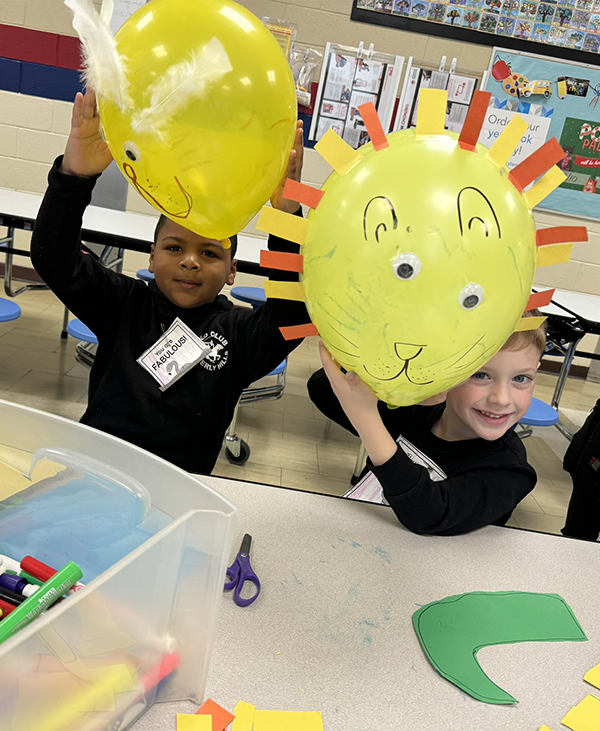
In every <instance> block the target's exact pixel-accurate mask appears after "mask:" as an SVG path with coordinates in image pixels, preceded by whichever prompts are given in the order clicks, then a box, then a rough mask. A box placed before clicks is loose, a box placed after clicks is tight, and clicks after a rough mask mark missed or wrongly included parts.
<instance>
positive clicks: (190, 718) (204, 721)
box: [177, 713, 212, 731]
mask: <svg viewBox="0 0 600 731" xmlns="http://www.w3.org/2000/svg"><path fill="white" fill-rule="evenodd" d="M177 731H212V716H210V715H207V714H204V713H202V714H200V715H198V714H195V713H194V714H192V713H178V714H177Z"/></svg>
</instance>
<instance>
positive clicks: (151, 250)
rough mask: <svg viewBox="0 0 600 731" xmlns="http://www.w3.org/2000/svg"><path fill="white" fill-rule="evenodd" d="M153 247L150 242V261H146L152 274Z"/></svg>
mask: <svg viewBox="0 0 600 731" xmlns="http://www.w3.org/2000/svg"><path fill="white" fill-rule="evenodd" d="M154 249H155V246H154V244H152V247H151V249H150V261H149V262H148V271H149V272H150V274H154Z"/></svg>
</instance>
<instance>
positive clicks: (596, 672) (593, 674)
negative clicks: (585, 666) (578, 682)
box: [583, 665, 600, 688]
mask: <svg viewBox="0 0 600 731" xmlns="http://www.w3.org/2000/svg"><path fill="white" fill-rule="evenodd" d="M583 679H584V680H586V681H587V682H588V683H590V685H593V686H594V687H596V688H600V665H596V667H595V668H592V669H591V670H588V671H587V673H586V674H585V675H584V676H583Z"/></svg>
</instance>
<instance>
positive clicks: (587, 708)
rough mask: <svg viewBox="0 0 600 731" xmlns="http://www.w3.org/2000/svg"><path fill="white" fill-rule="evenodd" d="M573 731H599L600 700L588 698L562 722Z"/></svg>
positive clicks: (593, 696) (572, 709)
mask: <svg viewBox="0 0 600 731" xmlns="http://www.w3.org/2000/svg"><path fill="white" fill-rule="evenodd" d="M561 723H563V724H564V725H565V726H567V727H568V728H570V729H572V730H573V731H598V729H599V728H600V698H596V696H595V695H588V696H586V697H585V698H584V699H583V700H582V701H581V703H578V704H577V705H576V706H575V707H574V708H571V710H570V711H569V712H568V713H567V715H566V716H565V717H564V718H563V720H562V721H561Z"/></svg>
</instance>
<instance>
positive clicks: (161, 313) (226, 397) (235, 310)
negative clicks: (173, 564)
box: [31, 157, 308, 474]
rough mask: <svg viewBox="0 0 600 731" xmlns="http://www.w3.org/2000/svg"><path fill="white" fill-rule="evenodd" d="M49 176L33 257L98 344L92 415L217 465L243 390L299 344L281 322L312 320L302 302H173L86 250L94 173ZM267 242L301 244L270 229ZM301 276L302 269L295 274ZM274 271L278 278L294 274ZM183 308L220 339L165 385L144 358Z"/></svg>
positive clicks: (178, 460)
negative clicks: (250, 305) (286, 335)
mask: <svg viewBox="0 0 600 731" xmlns="http://www.w3.org/2000/svg"><path fill="white" fill-rule="evenodd" d="M61 162H62V157H59V158H58V159H57V160H56V162H55V163H54V166H53V167H52V169H51V171H50V174H49V176H48V182H49V187H48V190H47V191H46V195H45V196H44V200H43V202H42V205H41V208H40V211H39V214H38V217H37V220H36V224H35V228H34V232H33V237H32V241H31V259H32V262H33V265H34V266H35V268H36V270H37V272H38V273H39V275H40V276H41V277H42V279H43V280H44V282H45V283H46V284H47V285H48V286H49V287H50V289H52V291H53V292H54V293H55V294H56V295H57V297H59V299H60V300H61V301H62V302H63V303H64V304H65V305H66V306H67V307H68V308H69V310H71V312H73V313H74V315H75V316H76V317H78V318H79V319H80V320H81V321H82V322H84V323H85V324H86V325H87V326H88V327H89V328H90V329H91V330H92V332H93V333H95V335H96V337H97V338H98V341H99V344H98V348H97V352H96V358H95V361H94V365H93V367H92V370H91V373H90V383H89V400H88V408H87V410H86V412H85V414H84V415H83V416H82V418H81V421H82V423H84V424H88V425H89V426H93V427H95V428H97V429H101V430H102V431H105V432H109V433H110V434H114V435H115V436H117V437H120V438H121V439H125V440H127V441H129V442H132V443H133V444H137V445H138V446H140V447H142V448H144V449H147V450H148V451H150V452H153V453H154V454H157V455H158V456H160V457H163V458H164V459H166V460H169V461H170V462H172V463H173V464H176V465H178V466H179V467H182V468H183V469H185V470H188V471H190V472H199V473H204V474H208V473H210V472H211V470H212V469H213V467H214V465H215V462H216V460H217V457H218V455H219V450H220V448H221V444H222V442H223V437H224V434H225V431H226V430H227V427H228V426H229V423H230V422H231V419H232V416H233V412H234V409H235V406H236V404H237V401H238V399H239V397H240V394H241V392H242V390H243V389H244V388H246V387H247V386H248V385H249V384H250V383H252V381H255V380H257V379H258V378H261V377H263V376H264V375H266V374H268V373H269V372H270V371H271V370H273V368H275V367H276V366H278V365H279V363H281V361H282V360H283V359H284V358H285V357H286V356H287V355H288V353H290V351H292V350H293V349H294V348H295V347H297V346H298V345H299V343H300V340H290V341H285V340H284V339H283V336H282V335H281V333H280V332H279V327H280V326H281V325H295V324H299V323H302V322H308V315H307V314H306V309H305V307H304V304H302V303H298V302H292V301H285V300H272V301H267V303H266V304H265V305H263V306H262V307H260V308H259V309H258V310H255V311H253V310H250V309H247V308H241V307H234V306H233V304H232V303H231V302H230V301H229V300H228V299H227V297H225V296H224V295H219V296H218V297H217V298H216V299H215V301H214V302H212V303H210V304H206V305H201V306H200V307H197V308H181V307H177V306H176V305H174V304H172V303H171V302H170V301H169V300H168V299H167V298H166V297H165V296H164V295H163V294H162V292H161V291H160V290H159V288H158V287H157V286H156V283H155V282H150V283H149V284H148V285H146V284H145V283H144V282H141V281H139V280H135V279H132V278H131V277H128V276H125V275H122V274H117V273H116V272H114V271H111V270H110V269H106V268H104V267H102V266H101V265H100V264H99V262H98V261H96V260H95V259H94V258H93V257H92V256H90V255H87V254H84V253H83V252H82V251H81V244H80V232H81V223H82V217H83V213H84V211H85V208H86V207H87V206H88V205H89V203H90V200H91V195H92V189H93V187H94V183H95V180H96V178H93V179H85V178H78V177H75V176H70V175H64V174H62V173H61V172H59V168H60V165H61ZM269 248H273V249H275V250H277V251H287V252H293V253H297V252H298V249H299V247H298V246H297V245H296V244H292V243H291V242H289V241H285V240H283V239H279V238H277V237H274V236H271V237H270V238H269ZM295 276H296V278H297V275H295ZM293 277H294V275H289V274H286V273H283V272H274V273H273V277H272V278H279V279H286V278H293ZM176 317H179V318H180V319H181V320H182V321H183V322H184V323H185V324H186V325H187V326H188V327H190V328H191V329H192V330H193V331H194V332H195V333H196V334H197V335H199V336H200V337H202V338H204V339H205V340H207V341H208V343H209V344H211V345H212V346H213V348H214V349H215V350H214V353H215V356H214V357H213V358H210V359H209V358H207V359H206V360H205V361H202V362H200V363H199V364H197V365H196V366H195V367H194V368H192V370H191V371H189V372H188V373H186V374H185V375H184V376H183V377H182V378H180V379H179V380H178V381H177V382H175V383H173V385H171V386H170V387H169V388H168V389H167V390H166V391H164V392H161V391H160V390H159V384H158V383H157V382H156V381H155V380H154V378H153V377H152V376H151V375H150V374H149V373H147V372H146V371H145V370H144V368H143V367H142V366H141V365H139V364H138V363H137V362H136V359H137V358H138V357H139V356H140V355H142V353H144V351H145V350H146V349H147V348H149V347H150V346H151V345H153V344H154V343H155V342H156V341H157V340H158V339H159V338H160V337H161V335H162V334H163V332H164V331H165V330H166V329H167V328H168V327H169V326H170V325H171V324H172V322H173V321H174V320H175V318H176Z"/></svg>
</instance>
